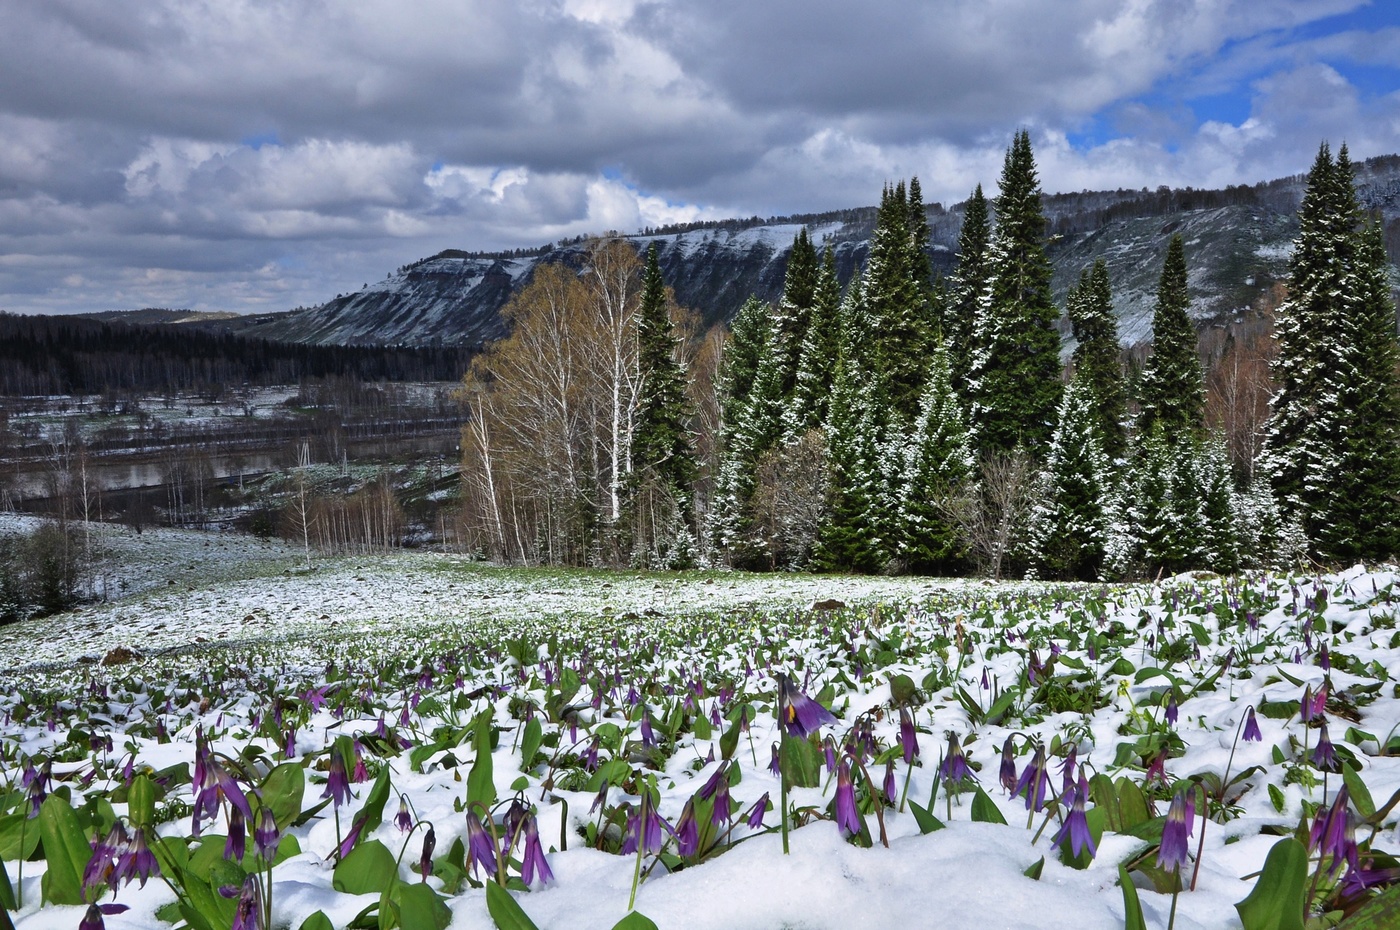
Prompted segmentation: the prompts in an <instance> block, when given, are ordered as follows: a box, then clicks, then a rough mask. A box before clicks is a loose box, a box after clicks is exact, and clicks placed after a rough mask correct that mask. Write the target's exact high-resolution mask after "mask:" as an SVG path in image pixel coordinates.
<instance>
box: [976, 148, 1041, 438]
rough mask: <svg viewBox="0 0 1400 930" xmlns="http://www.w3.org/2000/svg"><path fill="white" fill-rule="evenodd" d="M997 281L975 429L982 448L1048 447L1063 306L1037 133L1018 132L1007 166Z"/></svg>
mask: <svg viewBox="0 0 1400 930" xmlns="http://www.w3.org/2000/svg"><path fill="white" fill-rule="evenodd" d="M1000 186H1001V190H1000V194H999V196H998V197H997V204H996V213H997V222H996V231H995V233H994V235H993V237H992V243H991V249H990V252H989V255H988V262H989V265H990V272H991V273H990V286H989V287H988V289H987V293H986V300H985V302H984V304H983V305H982V307H981V308H980V317H979V319H978V325H977V334H976V336H975V337H974V338H975V340H976V342H977V348H976V351H975V352H974V354H973V358H972V366H971V370H970V372H969V379H968V380H969V391H970V393H971V396H972V432H973V437H974V442H975V444H976V446H977V448H978V450H979V451H980V452H981V453H982V454H984V455H985V454H987V453H992V452H1009V451H1010V450H1011V449H1013V448H1014V447H1015V446H1016V445H1017V444H1018V443H1020V444H1024V445H1025V446H1026V447H1027V448H1028V449H1029V450H1030V451H1031V454H1032V456H1038V455H1039V454H1043V449H1044V446H1045V444H1046V443H1047V442H1048V441H1049V438H1050V433H1051V431H1052V430H1053V429H1054V426H1055V412H1056V407H1057V405H1058V403H1059V399H1060V392H1061V388H1060V369H1061V366H1060V334H1059V330H1058V329H1056V323H1057V322H1058V320H1059V312H1058V311H1057V310H1056V308H1055V305H1054V302H1053V301H1052V300H1051V297H1050V277H1051V267H1050V261H1049V259H1047V258H1046V256H1045V215H1044V213H1043V212H1042V210H1041V203H1040V184H1039V181H1038V180H1037V179H1036V171H1035V159H1034V156H1033V155H1032V154H1031V140H1030V133H1029V132H1027V131H1026V130H1022V131H1020V132H1019V133H1017V134H1016V139H1015V141H1014V142H1013V143H1012V145H1011V148H1010V149H1008V150H1007V153H1006V161H1005V164H1004V165H1003V167H1002V173H1001V182H1000Z"/></svg>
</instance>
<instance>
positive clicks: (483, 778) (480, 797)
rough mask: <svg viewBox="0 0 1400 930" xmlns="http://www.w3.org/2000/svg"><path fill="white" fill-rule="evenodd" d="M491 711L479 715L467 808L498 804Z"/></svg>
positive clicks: (488, 806) (468, 785)
mask: <svg viewBox="0 0 1400 930" xmlns="http://www.w3.org/2000/svg"><path fill="white" fill-rule="evenodd" d="M492 729H493V727H492V726H491V711H490V710H486V711H483V712H482V713H480V714H478V715H477V718H476V735H475V736H474V737H473V739H472V744H473V745H474V746H475V748H476V759H475V760H474V761H473V762H472V770H471V772H470V773H468V775H467V806H468V807H470V806H471V805H472V804H473V803H480V804H481V805H483V806H484V807H487V808H490V807H491V805H493V804H495V803H496V776H495V773H494V771H493V769H492V765H491V731H492Z"/></svg>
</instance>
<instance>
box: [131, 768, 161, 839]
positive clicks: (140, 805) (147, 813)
mask: <svg viewBox="0 0 1400 930" xmlns="http://www.w3.org/2000/svg"><path fill="white" fill-rule="evenodd" d="M155 814H156V786H155V782H153V781H151V780H150V778H148V777H147V776H145V775H137V776H136V777H135V778H133V779H132V780H131V787H130V788H129V789H128V790H127V792H126V815H127V817H128V818H130V819H131V825H132V826H133V827H145V826H151V825H153V824H154V822H155Z"/></svg>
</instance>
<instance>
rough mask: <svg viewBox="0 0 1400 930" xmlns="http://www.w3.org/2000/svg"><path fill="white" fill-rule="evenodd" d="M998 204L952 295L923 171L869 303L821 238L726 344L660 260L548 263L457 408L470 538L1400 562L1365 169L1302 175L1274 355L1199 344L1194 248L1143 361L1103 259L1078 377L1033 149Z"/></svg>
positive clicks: (1177, 249) (1399, 496) (618, 551)
mask: <svg viewBox="0 0 1400 930" xmlns="http://www.w3.org/2000/svg"><path fill="white" fill-rule="evenodd" d="M998 187H999V190H998V195H997V197H996V198H995V200H992V199H990V198H988V197H986V196H985V194H984V193H983V191H982V188H981V186H980V185H978V187H977V188H976V189H975V190H974V191H973V193H972V195H971V197H970V198H969V200H968V201H967V205H966V209H965V217H964V221H963V224H962V229H961V233H960V238H959V244H958V245H959V248H958V255H957V261H956V266H955V268H954V270H953V272H952V274H950V275H949V276H948V277H946V278H943V277H939V276H936V275H935V274H933V272H932V270H931V268H930V264H929V258H928V244H929V227H928V216H927V212H926V210H925V209H924V205H923V202H922V194H921V190H920V187H919V182H918V179H917V178H915V179H912V180H911V181H909V183H908V184H907V185H906V184H905V183H904V182H899V183H896V184H893V185H887V186H886V188H885V190H884V192H883V195H882V197H881V202H880V207H879V211H878V219H877V223H876V229H875V232H874V235H873V237H872V239H871V244H870V252H869V258H868V261H867V262H866V264H865V267H864V269H863V270H862V272H861V273H860V274H859V275H858V276H857V277H856V278H855V279H853V280H852V281H851V282H850V284H849V285H848V286H847V287H846V288H845V289H844V290H843V289H842V287H841V286H840V284H839V282H838V279H837V275H836V269H835V260H834V257H833V255H832V252H831V250H830V249H829V248H828V249H826V250H825V251H824V252H823V253H821V254H819V253H818V250H817V246H816V244H815V243H813V242H812V241H811V239H810V238H809V237H808V235H807V232H806V230H805V229H804V230H803V231H802V232H800V233H799V234H798V236H797V238H796V241H795V242H794V245H793V248H792V251H791V253H790V256H789V259H788V265H787V270H786V278H785V281H784V289H783V294H782V297H781V299H780V300H779V301H778V302H777V303H776V304H775V305H772V306H770V305H768V304H766V303H764V302H762V301H759V300H757V299H750V300H749V301H748V302H746V303H745V304H744V305H743V306H742V307H740V308H739V309H738V312H737V313H736V314H735V316H734V319H733V322H732V325H731V327H729V328H728V329H727V330H725V329H723V328H717V329H715V330H712V331H710V332H709V333H707V334H706V335H705V336H704V337H703V338H701V337H700V336H699V335H698V333H697V332H696V331H695V329H694V326H693V322H690V321H689V318H688V317H687V315H686V314H685V312H684V311H682V310H680V309H679V308H676V307H674V306H673V305H671V304H669V303H668V299H667V296H666V289H665V287H664V285H663V283H662V282H661V280H660V272H659V270H658V269H657V266H656V256H655V251H654V249H653V250H651V251H650V252H648V254H647V256H646V258H645V261H643V260H642V259H640V258H639V257H638V256H637V255H636V253H635V252H633V251H632V250H631V249H630V248H629V247H628V246H627V245H626V244H625V243H624V242H621V241H618V240H610V241H599V242H596V243H594V244H593V246H592V247H591V249H590V250H589V252H588V253H587V255H586V256H585V258H584V259H583V261H582V264H581V266H580V267H579V268H577V269H572V268H563V267H552V268H542V269H541V270H540V272H539V273H538V274H537V276H536V280H535V281H534V282H532V283H531V284H530V285H529V286H528V287H527V288H526V289H524V290H523V291H522V292H521V293H520V294H519V295H517V297H516V299H515V300H514V301H512V303H511V304H510V306H509V307H508V308H507V316H508V319H509V321H510V323H511V324H512V327H513V331H512V334H511V336H510V337H508V338H507V339H505V340H503V341H502V342H500V343H497V344H495V345H494V346H492V347H491V348H490V349H489V350H488V351H486V352H485V353H483V354H482V355H481V356H479V357H478V358H477V359H476V360H475V361H474V362H473V365H472V368H471V370H470V371H469V373H468V375H467V377H466V380H465V382H464V386H463V397H464V398H465V399H466V401H467V403H468V406H469V408H470V417H469V422H468V424H467V426H466V428H465V429H464V434H463V436H464V438H463V449H464V476H465V478H466V480H467V486H468V488H469V492H468V513H467V520H466V522H467V524H468V525H471V526H476V527H478V528H479V529H478V530H477V532H476V534H475V539H474V544H475V545H476V546H477V548H479V549H481V550H482V552H483V553H484V554H488V555H491V556H493V557H496V558H504V559H510V560H517V561H527V562H529V561H540V562H554V563H566V564H614V565H616V564H634V565H648V566H657V565H688V564H695V563H697V562H700V563H707V564H728V565H733V566H737V567H744V568H757V569H814V570H830V571H838V570H839V571H860V572H930V573H962V572H968V571H981V572H984V573H987V574H990V575H994V576H1001V575H1004V574H1008V573H1016V574H1022V573H1029V574H1032V575H1035V576H1039V577H1045V578H1060V579H1096V578H1116V577H1142V576H1155V575H1158V574H1160V573H1163V572H1179V571H1184V570H1188V569H1198V568H1203V569H1212V570H1216V571H1221V572H1229V571H1235V570H1239V569H1241V568H1243V567H1247V566H1256V565H1266V564H1273V563H1277V562H1288V561H1296V560H1298V559H1301V558H1304V557H1314V558H1322V559H1328V560H1344V559H1357V558H1379V557H1383V556H1386V555H1390V554H1393V553H1396V552H1397V551H1400V536H1397V527H1400V433H1398V432H1397V431H1400V394H1398V393H1397V359H1400V350H1397V344H1396V334H1395V306H1394V304H1393V302H1392V298H1391V295H1390V291H1389V288H1388V284H1387V278H1386V270H1387V262H1386V257H1385V251H1384V241H1383V230H1382V229H1381V227H1380V224H1379V223H1378V222H1377V221H1376V220H1374V219H1372V218H1368V217H1366V216H1364V215H1363V212H1362V211H1361V209H1360V207H1359V205H1358V202H1357V198H1356V194H1355V186H1354V179H1353V169H1352V166H1351V163H1350V161H1349V160H1348V158H1347V155H1346V151H1345V148H1343V150H1342V151H1341V153H1340V154H1339V156H1338V157H1337V158H1335V159H1334V158H1333V157H1332V156H1331V154H1330V150H1329V149H1328V147H1327V146H1326V145H1324V146H1323V147H1322V150H1321V152H1320V154H1319V156H1318V161H1317V164H1316V165H1315V166H1314V168H1313V170H1312V172H1311V173H1310V174H1309V176H1308V189H1307V194H1306V196H1305V199H1304V203H1303V207H1302V212H1301V217H1300V222H1301V231H1300V234H1299V239H1298V242H1297V248H1296V251H1295V255H1294V257H1293V263H1292V266H1291V280H1290V282H1289V286H1288V289H1287V291H1286V293H1285V294H1283V295H1280V296H1281V298H1282V299H1281V300H1280V302H1279V305H1278V306H1277V307H1271V308H1268V309H1271V310H1273V312H1274V313H1275V316H1276V327H1275V329H1276V331H1277V338H1274V336H1273V335H1272V334H1271V333H1269V332H1268V330H1267V329H1263V330H1261V329H1260V328H1259V327H1257V326H1255V327H1252V328H1251V327H1249V326H1245V325H1237V326H1235V327H1233V328H1231V329H1230V330H1228V331H1224V332H1223V334H1217V335H1215V336H1213V337H1212V338H1211V339H1210V340H1207V341H1205V342H1202V341H1200V340H1198V337H1197V334H1196V332H1195V330H1194V328H1193V326H1192V324H1191V320H1190V317H1189V315H1188V310H1189V306H1190V296H1189V291H1188V281H1187V265H1186V257H1185V250H1186V244H1185V243H1184V242H1183V241H1182V239H1181V238H1180V237H1179V236H1175V237H1173V238H1172V239H1171V240H1170V242H1169V244H1168V248H1167V251H1166V258H1165V261H1164V264H1163V267H1162V269H1161V275H1160V280H1159V286H1158V291H1157V299H1156V307H1155V312H1154V318H1153V342H1152V346H1151V350H1150V352H1149V353H1148V354H1146V356H1145V357H1143V356H1141V355H1135V354H1133V353H1125V352H1124V351H1123V349H1122V347H1121V345H1120V343H1119V339H1118V333H1117V328H1116V321H1115V316H1114V314H1113V303H1112V282H1111V280H1110V278H1109V274H1108V271H1107V268H1106V266H1105V265H1104V263H1103V262H1102V261H1100V262H1097V263H1096V264H1094V265H1093V266H1092V267H1089V268H1085V269H1083V271H1082V274H1081V277H1080V280H1079V282H1078V284H1077V285H1076V286H1075V287H1073V288H1072V289H1071V290H1070V292H1069V294H1068V297H1067V299H1066V306H1065V307H1064V313H1065V314H1066V315H1067V316H1068V318H1069V320H1070V323H1071V326H1072V329H1073V334H1074V350H1073V353H1072V355H1071V356H1070V357H1069V358H1068V360H1067V362H1066V361H1062V357H1061V339H1060V335H1059V331H1058V328H1057V324H1058V322H1059V320H1060V317H1061V308H1059V307H1057V306H1056V305H1055V304H1054V302H1053V301H1052V298H1051V292H1050V279H1051V267H1050V264H1049V261H1048V260H1047V258H1046V254H1045V245H1046V240H1047V238H1048V235H1049V233H1048V229H1047V225H1048V224H1047V220H1046V215H1045V210H1044V207H1043V201H1042V196H1041V193H1040V190H1039V183H1038V180H1037V174H1036V168H1035V163H1034V157H1033V153H1032V151H1031V145H1030V139H1029V135H1028V134H1027V133H1025V132H1022V133H1019V134H1017V136H1016V138H1015V140H1014V142H1013V144H1012V145H1011V147H1010V148H1009V149H1008V151H1007V155H1006V159H1005V163H1004V166H1003V170H1002V174H1001V177H1000V180H999V185H998ZM687 327H689V329H687ZM1203 353H1204V354H1205V355H1206V357H1207V360H1208V361H1209V362H1210V363H1211V364H1210V366H1209V368H1208V369H1207V368H1205V367H1203V364H1202V355H1203Z"/></svg>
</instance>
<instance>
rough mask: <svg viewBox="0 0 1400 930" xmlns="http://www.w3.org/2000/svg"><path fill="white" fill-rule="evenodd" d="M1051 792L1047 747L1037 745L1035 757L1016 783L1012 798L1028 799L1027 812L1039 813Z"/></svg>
mask: <svg viewBox="0 0 1400 930" xmlns="http://www.w3.org/2000/svg"><path fill="white" fill-rule="evenodd" d="M1049 791H1050V773H1049V772H1048V771H1047V765H1046V762H1045V747H1044V746H1040V745H1037V746H1036V747H1035V756H1034V757H1033V758H1032V759H1031V761H1030V764H1028V765H1027V766H1026V767H1025V768H1024V769H1022V770H1021V777H1020V779H1019V780H1018V781H1017V782H1016V790H1015V791H1013V792H1011V796H1012V797H1013V798H1015V797H1021V796H1024V797H1025V799H1026V810H1028V811H1036V812H1039V811H1040V810H1041V809H1042V808H1044V807H1045V795H1046V794H1047V793H1048V792H1049Z"/></svg>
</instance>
